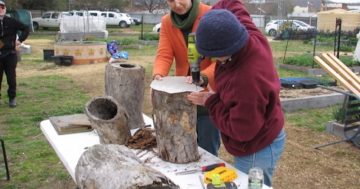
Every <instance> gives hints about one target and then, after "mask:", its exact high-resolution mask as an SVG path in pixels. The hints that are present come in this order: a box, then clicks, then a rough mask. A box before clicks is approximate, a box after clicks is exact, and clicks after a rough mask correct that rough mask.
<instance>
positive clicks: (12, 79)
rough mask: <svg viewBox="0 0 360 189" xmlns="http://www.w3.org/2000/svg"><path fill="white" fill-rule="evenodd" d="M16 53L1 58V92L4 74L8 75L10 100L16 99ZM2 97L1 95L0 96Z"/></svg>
mask: <svg viewBox="0 0 360 189" xmlns="http://www.w3.org/2000/svg"><path fill="white" fill-rule="evenodd" d="M16 64H17V55H16V53H10V54H8V55H7V56H5V57H1V58H0V91H1V83H2V79H3V73H4V72H5V74H6V80H7V84H8V86H9V88H8V90H7V93H8V96H9V98H10V99H12V98H15V97H16V71H15V70H16ZM0 95H1V94H0Z"/></svg>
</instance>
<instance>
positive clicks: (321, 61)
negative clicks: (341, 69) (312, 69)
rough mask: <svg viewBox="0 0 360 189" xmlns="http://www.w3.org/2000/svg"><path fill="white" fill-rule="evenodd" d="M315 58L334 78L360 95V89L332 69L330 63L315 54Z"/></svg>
mask: <svg viewBox="0 0 360 189" xmlns="http://www.w3.org/2000/svg"><path fill="white" fill-rule="evenodd" d="M314 60H315V62H316V63H318V64H319V65H320V66H321V67H322V68H323V69H324V70H325V71H327V72H328V73H329V74H330V75H331V76H332V77H333V78H334V79H336V80H337V81H339V82H340V83H341V84H342V85H343V86H344V87H346V88H347V89H348V90H350V91H351V92H353V93H354V94H356V95H357V96H360V91H357V90H356V89H355V88H354V87H353V86H352V85H351V84H349V82H348V81H346V80H345V79H344V78H343V77H341V76H340V75H339V74H338V73H336V71H335V70H334V69H332V68H331V67H330V66H329V65H327V64H326V63H325V62H324V61H323V60H322V59H321V58H320V57H318V56H315V57H314Z"/></svg>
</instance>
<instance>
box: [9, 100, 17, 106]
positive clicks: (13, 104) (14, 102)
mask: <svg viewBox="0 0 360 189" xmlns="http://www.w3.org/2000/svg"><path fill="white" fill-rule="evenodd" d="M9 107H10V108H15V107H16V100H15V98H12V99H9Z"/></svg>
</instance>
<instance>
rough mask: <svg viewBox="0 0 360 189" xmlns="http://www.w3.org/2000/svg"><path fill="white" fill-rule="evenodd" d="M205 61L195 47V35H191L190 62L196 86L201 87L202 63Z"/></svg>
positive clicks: (189, 37)
mask: <svg viewBox="0 0 360 189" xmlns="http://www.w3.org/2000/svg"><path fill="white" fill-rule="evenodd" d="M203 59H204V57H203V56H201V55H200V54H199V53H198V52H197V50H196V46H195V33H190V34H189V36H188V61H189V63H190V71H191V76H192V82H193V83H194V84H195V85H198V86H199V85H201V82H200V62H201V61H202V60H203Z"/></svg>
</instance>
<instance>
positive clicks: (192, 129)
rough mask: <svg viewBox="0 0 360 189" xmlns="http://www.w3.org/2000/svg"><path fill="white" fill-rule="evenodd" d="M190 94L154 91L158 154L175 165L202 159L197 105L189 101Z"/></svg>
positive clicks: (153, 101)
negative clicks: (197, 130)
mask: <svg viewBox="0 0 360 189" xmlns="http://www.w3.org/2000/svg"><path fill="white" fill-rule="evenodd" d="M187 94H188V93H187V92H184V93H175V94H169V93H166V92H162V91H158V90H155V89H153V91H152V104H153V121H154V124H155V125H154V126H155V131H156V142H157V148H158V151H159V153H158V154H159V156H160V158H161V159H163V160H165V161H169V162H172V163H188V162H193V161H196V160H198V159H199V158H200V156H199V152H198V145H197V134H196V119H197V117H196V106H195V105H193V104H192V103H190V102H189V101H188V100H187V99H186V95H187Z"/></svg>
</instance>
